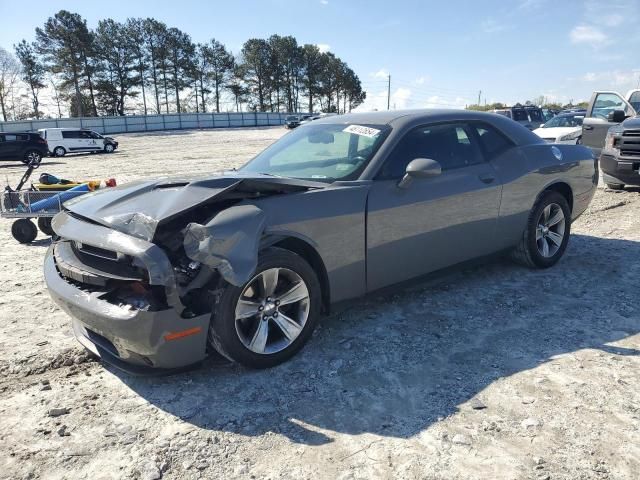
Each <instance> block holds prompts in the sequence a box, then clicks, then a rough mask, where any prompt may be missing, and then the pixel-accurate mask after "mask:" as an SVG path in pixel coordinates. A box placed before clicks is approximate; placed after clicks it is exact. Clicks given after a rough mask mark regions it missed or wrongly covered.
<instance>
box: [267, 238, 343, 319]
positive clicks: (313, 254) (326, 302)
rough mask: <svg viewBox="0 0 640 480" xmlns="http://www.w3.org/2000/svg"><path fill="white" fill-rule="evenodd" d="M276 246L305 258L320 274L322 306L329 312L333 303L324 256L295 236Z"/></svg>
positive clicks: (275, 245)
mask: <svg viewBox="0 0 640 480" xmlns="http://www.w3.org/2000/svg"><path fill="white" fill-rule="evenodd" d="M273 246H274V247H280V248H284V249H285V250H289V251H291V252H293V253H295V254H297V255H300V256H301V257H302V258H304V259H305V260H306V261H307V262H308V263H309V265H311V268H313V269H314V270H315V272H316V273H317V274H318V280H319V281H320V289H321V291H322V307H323V310H324V311H325V312H327V313H328V312H329V307H330V304H331V295H330V290H329V276H328V275H327V269H326V268H325V266H324V262H323V261H322V257H320V254H319V253H318V252H317V251H316V249H315V248H313V247H312V246H311V245H309V244H308V243H307V242H305V241H304V240H300V239H299V238H295V237H287V238H285V239H283V240H279V241H278V242H276V243H274V244H273Z"/></svg>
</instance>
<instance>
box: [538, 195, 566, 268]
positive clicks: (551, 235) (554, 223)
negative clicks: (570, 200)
mask: <svg viewBox="0 0 640 480" xmlns="http://www.w3.org/2000/svg"><path fill="white" fill-rule="evenodd" d="M565 222H566V219H565V217H564V212H563V211H562V208H561V207H560V205H558V204H557V203H550V204H549V205H547V206H546V207H544V209H543V210H542V212H541V213H540V217H539V218H538V222H537V227H536V244H537V246H538V252H539V253H540V255H542V256H543V257H545V258H550V257H553V256H554V255H555V254H556V253H558V250H560V247H561V245H562V242H563V240H564V234H565Z"/></svg>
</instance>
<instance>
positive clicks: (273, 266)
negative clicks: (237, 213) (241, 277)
mask: <svg viewBox="0 0 640 480" xmlns="http://www.w3.org/2000/svg"><path fill="white" fill-rule="evenodd" d="M319 313H320V283H319V282H318V278H317V276H316V274H315V272H314V271H313V269H312V268H311V267H310V266H309V264H308V263H307V262H306V261H305V260H304V259H303V258H302V257H300V256H299V255H296V254H295V253H292V252H290V251H288V250H283V249H280V248H270V249H267V250H265V251H264V252H263V253H262V254H261V255H260V257H259V259H258V267H257V268H256V273H255V275H254V276H253V277H252V278H251V279H250V280H249V281H248V282H247V283H245V284H244V285H243V286H242V287H235V286H233V285H227V287H226V288H225V289H224V291H223V293H222V296H221V298H220V300H219V302H218V303H217V304H216V306H215V308H214V312H213V316H212V318H211V327H210V330H209V340H210V342H211V344H212V345H213V347H214V348H215V349H216V350H217V351H218V352H219V353H221V354H222V355H224V356H225V357H227V358H229V359H230V360H233V361H236V362H238V363H241V364H243V365H245V366H247V367H251V368H267V367H272V366H275V365H278V364H279V363H282V362H284V361H286V360H288V359H289V358H291V357H292V356H293V355H294V354H296V353H297V352H298V351H299V350H300V349H301V348H302V346H303V345H304V344H305V343H306V342H307V340H308V339H309V337H310V336H311V333H312V332H313V329H314V328H315V325H316V323H317V320H318V316H319Z"/></svg>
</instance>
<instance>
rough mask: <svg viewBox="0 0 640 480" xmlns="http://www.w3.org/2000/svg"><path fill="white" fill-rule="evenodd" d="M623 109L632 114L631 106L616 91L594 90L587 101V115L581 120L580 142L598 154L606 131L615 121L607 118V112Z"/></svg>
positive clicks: (633, 112)
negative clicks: (589, 100) (588, 101)
mask: <svg viewBox="0 0 640 480" xmlns="http://www.w3.org/2000/svg"><path fill="white" fill-rule="evenodd" d="M615 110H624V112H625V113H626V114H627V115H634V114H635V111H634V110H633V107H632V106H631V105H630V104H629V103H628V102H627V101H626V100H625V99H624V98H622V97H621V96H620V95H619V94H618V93H616V92H595V93H594V94H593V97H592V98H591V102H590V103H589V109H588V110H587V115H586V116H585V118H584V120H583V121H582V144H583V145H585V146H587V147H590V148H591V149H592V150H593V152H594V153H595V154H596V155H597V156H599V155H600V151H601V150H602V147H603V146H604V140H605V137H606V136H607V131H608V130H609V128H611V127H612V126H614V125H617V124H616V123H613V122H610V121H608V120H607V117H608V116H609V113H611V112H613V111H615Z"/></svg>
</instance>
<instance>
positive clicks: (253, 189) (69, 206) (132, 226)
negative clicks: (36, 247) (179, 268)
mask: <svg viewBox="0 0 640 480" xmlns="http://www.w3.org/2000/svg"><path fill="white" fill-rule="evenodd" d="M323 187H326V184H322V183H318V182H309V181H305V180H296V179H293V178H283V177H271V176H267V175H259V174H258V175H256V174H251V175H247V174H244V175H243V174H241V173H239V172H232V174H231V175H229V174H223V173H221V174H218V175H214V176H211V177H205V178H202V177H200V178H197V179H195V178H169V177H164V178H159V179H155V180H144V181H138V182H133V183H128V184H124V185H122V186H119V187H115V188H105V189H101V190H98V191H96V192H93V193H88V194H86V195H82V196H80V197H77V198H75V199H73V200H71V201H69V202H66V203H65V204H64V208H65V209H66V210H69V211H71V212H72V213H74V214H76V215H79V216H81V217H84V218H87V219H89V220H92V221H94V222H96V223H99V224H102V225H105V226H108V227H111V228H113V229H114V230H118V231H121V232H123V233H127V234H129V235H133V236H135V237H138V238H142V239H144V240H148V241H151V240H152V239H153V236H154V234H155V231H156V229H157V227H158V225H160V224H162V223H163V222H167V221H169V220H172V219H174V218H176V217H178V216H179V215H182V214H184V213H186V212H188V211H189V210H191V209H193V208H196V207H199V206H201V205H203V204H205V203H214V202H216V201H219V200H222V199H225V198H229V197H230V196H231V195H233V196H234V198H242V197H243V196H246V197H247V198H248V197H255V196H256V195H260V194H282V193H293V192H300V191H304V190H308V189H310V188H323Z"/></svg>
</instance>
